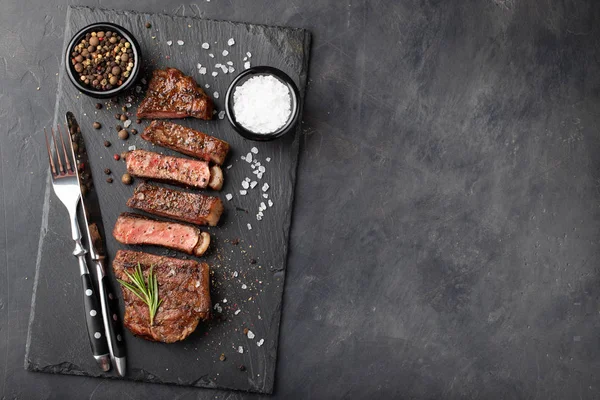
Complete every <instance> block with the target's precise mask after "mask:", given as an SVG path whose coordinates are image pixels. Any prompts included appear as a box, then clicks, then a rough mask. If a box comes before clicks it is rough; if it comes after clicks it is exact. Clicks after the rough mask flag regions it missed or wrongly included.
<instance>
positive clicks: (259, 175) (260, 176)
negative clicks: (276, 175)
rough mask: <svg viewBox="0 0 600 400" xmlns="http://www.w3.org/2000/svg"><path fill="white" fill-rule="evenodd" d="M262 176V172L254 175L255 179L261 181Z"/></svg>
mask: <svg viewBox="0 0 600 400" xmlns="http://www.w3.org/2000/svg"><path fill="white" fill-rule="evenodd" d="M262 176H263V173H262V172H260V171H258V174H256V177H257V178H258V179H262Z"/></svg>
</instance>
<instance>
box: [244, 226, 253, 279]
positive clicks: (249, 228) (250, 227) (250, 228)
mask: <svg viewBox="0 0 600 400" xmlns="http://www.w3.org/2000/svg"><path fill="white" fill-rule="evenodd" d="M248 230H249V231H251V230H252V225H250V224H248ZM244 286H246V285H244ZM242 289H245V288H244V287H242Z"/></svg>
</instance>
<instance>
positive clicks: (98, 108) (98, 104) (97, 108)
mask: <svg viewBox="0 0 600 400" xmlns="http://www.w3.org/2000/svg"><path fill="white" fill-rule="evenodd" d="M86 51H87V50H86ZM96 110H102V103H96Z"/></svg>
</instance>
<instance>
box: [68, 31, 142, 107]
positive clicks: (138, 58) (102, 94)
mask: <svg viewBox="0 0 600 400" xmlns="http://www.w3.org/2000/svg"><path fill="white" fill-rule="evenodd" d="M98 30H103V31H107V30H110V31H113V32H118V33H119V35H121V37H123V38H124V39H126V40H127V41H128V42H129V43H131V47H132V49H133V55H134V57H135V61H134V65H133V69H132V70H131V74H130V75H129V78H127V80H126V81H125V82H123V84H122V85H121V86H118V87H116V88H114V89H111V90H94V89H92V88H91V87H90V86H87V85H85V84H83V83H81V82H80V81H79V80H78V79H77V77H78V74H77V71H75V67H74V66H73V64H72V63H71V53H72V52H73V48H74V47H75V45H76V44H78V43H79V42H80V41H81V40H82V39H83V38H84V37H85V35H86V33H88V32H90V31H98ZM141 65H142V52H141V51H140V45H139V43H138V42H137V40H135V38H134V37H133V35H132V34H131V32H129V31H128V30H127V29H125V28H123V27H122V26H119V25H117V24H113V23H111V22H98V23H95V24H91V25H88V26H86V27H85V28H83V29H82V30H80V31H79V32H77V33H76V34H75V36H73V39H71V41H70V42H69V45H68V46H67V48H66V49H65V67H66V69H67V75H68V76H69V79H70V80H71V82H72V83H73V85H75V87H76V88H77V89H79V90H80V91H81V93H83V94H86V95H88V96H91V97H95V98H98V99H106V98H109V97H115V96H118V95H119V94H121V93H123V92H124V91H126V90H127V89H129V88H130V87H131V86H133V84H134V83H135V81H136V80H137V78H138V75H139V73H140V69H141Z"/></svg>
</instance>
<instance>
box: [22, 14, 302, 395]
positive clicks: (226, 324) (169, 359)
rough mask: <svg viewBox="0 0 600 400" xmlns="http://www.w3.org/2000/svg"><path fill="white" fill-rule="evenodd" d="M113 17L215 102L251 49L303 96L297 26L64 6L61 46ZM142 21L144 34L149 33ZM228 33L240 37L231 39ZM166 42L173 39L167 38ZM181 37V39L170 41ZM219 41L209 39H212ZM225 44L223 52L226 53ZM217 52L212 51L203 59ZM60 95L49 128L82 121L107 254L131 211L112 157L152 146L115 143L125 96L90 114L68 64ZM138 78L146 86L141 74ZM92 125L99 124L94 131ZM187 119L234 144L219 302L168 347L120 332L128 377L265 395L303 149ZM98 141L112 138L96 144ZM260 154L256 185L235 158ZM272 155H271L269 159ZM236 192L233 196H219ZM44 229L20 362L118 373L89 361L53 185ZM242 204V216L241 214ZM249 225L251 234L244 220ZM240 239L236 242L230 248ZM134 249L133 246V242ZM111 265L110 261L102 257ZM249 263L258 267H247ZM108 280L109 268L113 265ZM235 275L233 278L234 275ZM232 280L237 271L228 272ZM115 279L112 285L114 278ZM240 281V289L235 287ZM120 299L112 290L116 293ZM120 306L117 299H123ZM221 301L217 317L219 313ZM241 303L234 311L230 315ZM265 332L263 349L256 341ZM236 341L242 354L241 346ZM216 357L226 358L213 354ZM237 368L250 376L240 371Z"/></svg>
mask: <svg viewBox="0 0 600 400" xmlns="http://www.w3.org/2000/svg"><path fill="white" fill-rule="evenodd" d="M100 21H110V22H115V23H117V24H119V25H122V26H124V27H125V28H127V29H128V30H130V31H131V32H132V33H133V34H134V36H135V37H136V38H137V39H138V41H139V42H140V45H141V47H142V52H143V56H144V65H145V71H144V73H145V76H146V77H147V76H148V74H149V73H150V71H151V70H152V69H153V68H163V67H166V66H172V67H176V68H179V69H181V70H182V71H183V72H184V73H185V74H187V75H191V76H193V77H194V78H195V79H196V80H197V81H198V83H199V84H201V85H202V86H203V87H204V85H205V84H207V83H208V84H210V88H209V89H206V91H207V92H208V93H209V94H210V95H211V96H212V97H213V98H214V97H215V96H214V95H213V92H214V91H218V92H219V94H220V96H219V98H215V104H216V108H217V109H218V110H222V109H223V98H224V95H225V91H226V88H227V85H228V83H229V82H230V81H231V80H232V79H233V78H234V77H235V76H236V75H237V73H238V72H240V71H242V70H243V57H246V52H248V51H249V52H251V58H250V61H251V64H252V65H271V66H275V67H278V68H280V69H282V70H284V71H285V72H286V73H288V74H289V75H290V76H291V77H292V78H293V79H294V80H295V81H296V83H297V84H298V87H299V88H300V90H301V93H302V98H303V97H304V88H305V82H306V74H307V65H308V50H309V45H310V34H309V33H307V32H306V31H305V30H302V29H290V28H280V27H267V26H257V25H249V24H243V23H232V22H223V21H209V20H202V19H197V18H184V17H175V16H168V15H156V14H140V13H134V12H126V11H110V10H100V9H90V8H84V7H70V8H69V10H68V13H67V28H66V31H65V43H67V41H68V39H69V38H70V37H71V35H72V34H74V33H75V32H76V31H78V30H79V29H80V28H82V27H84V26H85V25H88V24H90V23H93V22H100ZM147 21H150V22H151V24H152V28H151V29H147V28H145V26H144V25H145V23H146V22H147ZM229 38H234V39H235V42H236V44H235V45H233V46H228V45H227V43H226V42H227V40H228V39H229ZM169 40H170V41H172V42H173V43H172V45H171V46H169V45H168V44H167V41H169ZM178 40H183V41H184V44H183V45H182V46H180V45H178V44H177V41H178ZM203 42H208V43H210V49H209V50H204V49H202V48H201V44H202V43H203ZM215 42H217V43H215ZM223 50H227V51H229V55H228V56H227V57H224V56H223V55H222V51H223ZM209 53H213V54H214V55H215V58H210V57H209ZM227 60H231V61H233V62H234V68H235V69H236V71H235V72H234V73H233V74H224V73H223V72H222V71H219V74H218V76H216V77H213V76H212V75H211V72H212V71H213V70H215V68H214V64H216V63H222V64H224V63H225V62H226V61H227ZM198 63H201V64H202V65H204V66H207V67H208V68H207V69H208V72H207V74H206V75H201V74H199V72H198V69H197V66H196V65H197V64H198ZM59 79H60V80H59V90H58V95H57V105H56V112H55V124H56V123H57V122H60V123H63V122H64V114H65V112H66V111H67V110H71V111H73V112H74V113H75V114H76V116H77V117H78V119H79V123H80V125H81V126H82V129H83V134H84V137H85V140H86V143H87V147H88V152H89V153H90V156H91V157H90V158H91V162H90V163H91V168H92V171H93V175H94V177H95V183H96V188H97V190H98V194H99V198H100V202H101V207H102V212H103V219H104V224H105V227H106V228H105V229H107V231H108V232H107V233H108V235H107V238H106V241H107V250H108V253H109V256H110V260H112V259H113V258H114V255H115V253H116V251H117V250H118V249H122V248H125V246H122V245H120V244H118V243H116V241H115V240H114V239H113V238H112V236H111V235H110V229H112V227H113V226H114V223H115V220H116V218H117V216H118V215H119V213H121V212H123V211H127V207H126V206H125V201H126V199H127V198H128V197H129V196H130V195H131V192H132V191H133V188H134V185H133V186H125V185H122V184H121V183H120V182H119V177H120V176H121V174H122V173H124V171H125V166H124V163H123V162H116V161H114V160H113V159H112V155H113V154H114V153H117V152H121V151H124V150H126V149H127V147H128V146H131V145H135V146H136V147H137V148H148V149H149V148H152V147H153V146H152V145H149V144H147V143H146V142H144V141H143V140H142V139H141V138H140V137H139V136H132V137H131V138H130V139H129V140H128V141H127V142H122V141H120V140H119V139H118V138H117V135H116V130H115V126H116V125H117V124H122V122H120V121H117V120H116V119H115V118H114V114H115V113H120V112H121V107H122V106H123V105H124V104H125V103H127V99H126V96H123V97H121V98H120V101H119V104H118V105H116V104H114V103H113V102H110V101H101V102H102V103H103V104H104V105H105V106H104V108H103V109H102V110H96V109H95V107H94V105H95V103H96V102H97V100H94V99H91V98H88V97H85V96H83V95H81V94H80V93H78V91H77V90H76V89H75V88H74V87H73V86H72V85H71V83H70V82H69V81H68V78H67V76H66V74H65V73H64V66H63V68H62V69H61V72H60V78H59ZM142 82H143V81H142ZM140 86H142V87H140V88H134V89H132V91H131V95H132V96H133V97H134V99H133V100H132V102H131V103H132V107H131V109H130V112H131V113H132V114H133V113H134V112H135V108H136V105H137V103H138V102H139V100H140V99H141V98H142V96H143V94H144V92H145V87H143V86H144V85H143V83H141V82H140ZM132 120H133V124H132V126H131V127H130V128H136V129H137V130H138V131H140V132H141V131H142V129H143V127H144V125H146V124H147V123H143V124H141V125H138V124H136V123H135V117H132ZM94 121H99V122H100V123H101V124H102V126H103V128H102V129H101V130H99V131H94V130H93V129H91V125H92V123H93V122H94ZM178 122H179V123H182V124H183V125H186V126H189V127H192V128H195V129H199V130H201V131H203V132H206V133H209V134H212V135H214V136H216V137H219V138H222V139H224V140H226V141H228V142H229V143H230V144H231V147H232V150H231V152H230V156H229V158H228V160H227V162H226V163H225V164H224V168H225V167H227V166H228V165H232V167H231V169H225V186H224V188H223V190H222V191H221V193H220V196H221V197H222V198H223V200H224V202H225V205H226V213H225V215H224V217H223V218H222V220H221V221H222V223H221V224H220V226H219V227H217V228H212V229H209V230H210V232H211V235H212V237H213V243H214V244H213V246H212V249H211V251H210V253H209V254H208V256H207V257H205V258H204V260H205V261H206V262H208V263H209V265H211V267H212V271H213V275H212V292H211V297H212V300H213V304H215V303H219V306H217V310H215V315H216V317H215V318H214V320H213V321H211V322H210V323H208V324H200V326H199V327H198V329H197V330H196V332H194V333H193V334H192V335H191V336H190V337H189V338H188V339H186V340H185V341H183V342H180V343H176V344H169V345H165V344H158V343H151V342H147V341H145V340H142V339H138V338H134V337H133V336H132V335H130V334H129V332H127V334H126V342H127V346H128V374H127V377H126V378H127V379H131V380H136V381H144V382H154V383H169V384H177V385H189V386H198V387H210V388H229V389H239V390H248V391H255V392H261V393H270V392H272V389H273V381H274V373H275V363H276V355H277V342H278V332H279V321H280V310H281V301H282V293H283V283H284V277H285V264H286V255H287V249H288V233H289V227H290V222H291V211H292V201H293V194H294V183H295V175H296V164H297V160H298V149H299V131H300V126H299V125H298V127H297V129H296V132H295V134H290V135H288V136H287V137H284V138H282V139H280V140H277V141H275V142H270V143H255V142H249V141H246V140H244V139H242V138H241V137H240V136H238V135H237V134H236V133H235V132H234V131H233V130H232V128H231V127H230V125H229V123H228V122H227V121H226V119H223V120H221V119H218V118H217V116H215V120H213V121H199V120H192V119H186V120H179V121H178ZM105 140H110V141H111V142H112V143H113V145H112V146H111V147H109V148H106V147H104V146H103V142H104V141H105ZM252 147H256V148H257V149H258V151H259V152H258V154H257V155H255V157H258V158H259V159H260V160H261V162H262V164H263V165H265V166H266V169H267V171H266V173H265V175H264V176H263V178H262V179H261V180H257V179H256V176H255V175H253V174H252V169H251V167H250V164H248V163H247V162H245V161H243V160H241V156H243V155H246V154H247V153H248V152H250V150H251V148H252ZM155 149H156V150H158V151H161V152H163V153H165V154H174V153H173V152H170V151H168V150H166V149H161V148H158V147H157V148H155ZM267 157H270V158H271V161H270V162H266V161H265V160H266V158H267ZM105 168H110V169H111V170H112V171H113V176H114V177H115V182H114V183H113V184H108V183H105V182H104V178H105V176H104V175H103V170H104V169H105ZM245 177H250V178H252V179H253V180H257V181H258V184H257V186H256V187H255V188H254V189H253V190H250V191H249V193H248V195H246V196H241V195H240V194H239V189H241V181H242V180H243V179H244V178H245ZM265 182H266V183H268V184H269V186H270V188H269V189H268V191H267V193H268V195H269V199H271V200H272V201H273V202H274V205H273V207H272V208H269V209H268V210H266V211H265V216H264V218H263V219H262V220H261V221H257V219H256V214H257V212H258V206H259V204H260V202H261V201H264V202H265V203H266V202H267V200H266V199H264V198H263V197H262V193H263V192H262V191H261V186H262V185H263V184H264V183H265ZM227 193H232V194H233V199H232V200H231V201H226V200H225V194H227ZM43 210H44V214H43V223H42V231H41V235H40V248H39V250H38V261H37V271H36V278H35V279H36V281H35V288H34V297H35V300H34V306H33V310H32V313H31V321H30V327H29V336H28V341H27V354H26V359H25V365H26V368H27V369H29V370H32V371H41V372H50V373H61V374H72V375H87V376H94V377H106V378H116V375H115V374H114V373H112V372H111V373H107V374H105V373H101V371H100V370H99V368H98V367H97V366H96V364H95V362H94V360H93V358H92V357H91V354H90V350H89V344H88V342H87V338H86V335H85V328H84V319H83V315H82V313H83V311H82V302H81V288H80V284H79V277H78V269H77V265H76V260H75V258H74V257H73V256H72V255H71V251H72V248H73V243H72V242H71V240H70V232H69V227H68V224H67V219H66V217H67V215H66V210H65V209H64V207H63V205H62V204H60V203H59V201H58V200H57V198H56V197H55V196H54V193H53V192H52V190H51V187H50V186H48V188H47V189H46V200H45V206H44V209H43ZM246 211H247V212H246ZM248 223H250V224H251V225H252V230H249V229H248V227H247V224H248ZM236 239H239V240H240V242H239V244H236V243H235V242H236ZM138 250H140V249H138ZM144 250H145V251H149V252H153V253H156V254H166V255H171V256H179V257H185V256H184V255H181V254H177V253H175V252H171V251H165V250H161V249H158V248H144ZM110 260H109V262H110ZM253 260H256V263H253ZM109 270H110V274H111V277H112V270H111V269H110V268H109ZM236 272H237V274H235V273H236ZM234 274H235V275H237V276H234ZM113 285H114V282H113ZM243 285H245V286H243ZM117 292H118V293H119V295H120V291H118V290H117ZM121 306H122V304H121ZM219 307H220V308H221V310H222V311H221V312H219V311H218V309H219ZM238 309H239V310H241V311H240V312H239V313H238V314H237V315H236V314H235V311H236V310H238ZM246 327H247V328H249V329H250V330H251V331H252V332H253V333H254V334H255V335H256V337H255V338H254V339H252V340H250V339H248V338H247V337H246V336H245V335H244V334H243V330H244V328H246ZM260 339H264V344H263V345H262V346H258V344H257V342H258V341H259V340H260ZM239 346H242V347H243V353H239V352H238V348H239ZM221 353H224V354H225V355H226V357H227V359H226V360H225V361H220V360H219V356H220V355H221ZM240 365H244V366H245V367H246V371H244V372H242V371H240V370H239V368H238V367H239V366H240Z"/></svg>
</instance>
